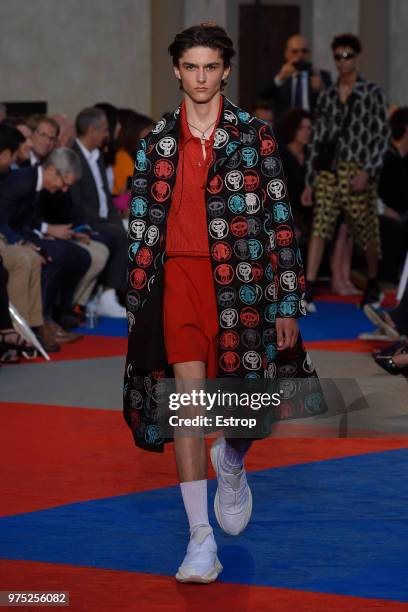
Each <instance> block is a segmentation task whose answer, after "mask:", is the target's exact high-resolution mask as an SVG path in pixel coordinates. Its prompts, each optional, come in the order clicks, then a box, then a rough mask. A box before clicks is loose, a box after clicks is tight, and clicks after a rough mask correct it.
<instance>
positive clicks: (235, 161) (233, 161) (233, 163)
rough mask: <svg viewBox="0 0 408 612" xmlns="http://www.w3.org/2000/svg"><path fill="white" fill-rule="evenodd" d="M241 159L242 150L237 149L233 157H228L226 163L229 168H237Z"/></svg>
mask: <svg viewBox="0 0 408 612" xmlns="http://www.w3.org/2000/svg"><path fill="white" fill-rule="evenodd" d="M241 160H242V157H241V151H235V153H233V154H232V155H231V157H229V158H228V161H227V163H226V164H225V165H226V166H227V168H228V169H229V170H235V169H236V168H238V166H240V165H241Z"/></svg>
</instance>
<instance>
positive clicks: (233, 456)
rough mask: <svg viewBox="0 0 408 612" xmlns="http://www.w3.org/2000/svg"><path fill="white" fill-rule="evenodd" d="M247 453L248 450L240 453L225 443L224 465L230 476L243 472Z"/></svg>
mask: <svg viewBox="0 0 408 612" xmlns="http://www.w3.org/2000/svg"><path fill="white" fill-rule="evenodd" d="M246 453H247V451H246V450H245V451H239V450H237V449H236V448H234V447H233V446H231V445H230V444H228V442H225V453H224V457H223V459H222V464H223V466H224V468H225V470H226V472H229V473H230V474H238V472H240V471H241V468H242V464H243V462H244V457H245V455H246Z"/></svg>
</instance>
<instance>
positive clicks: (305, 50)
mask: <svg viewBox="0 0 408 612" xmlns="http://www.w3.org/2000/svg"><path fill="white" fill-rule="evenodd" d="M291 53H309V49H308V48H307V47H303V48H302V49H291Z"/></svg>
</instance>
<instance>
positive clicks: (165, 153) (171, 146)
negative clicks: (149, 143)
mask: <svg viewBox="0 0 408 612" xmlns="http://www.w3.org/2000/svg"><path fill="white" fill-rule="evenodd" d="M176 150H177V143H176V141H175V139H174V138H173V137H172V136H165V137H164V138H162V139H161V140H159V142H158V143H157V145H156V151H157V153H158V154H159V155H161V156H162V157H171V156H172V155H174V153H175V152H176Z"/></svg>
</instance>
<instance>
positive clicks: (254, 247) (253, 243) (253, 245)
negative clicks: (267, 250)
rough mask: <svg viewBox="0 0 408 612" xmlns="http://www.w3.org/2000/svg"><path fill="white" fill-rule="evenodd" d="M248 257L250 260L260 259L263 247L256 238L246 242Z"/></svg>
mask: <svg viewBox="0 0 408 612" xmlns="http://www.w3.org/2000/svg"><path fill="white" fill-rule="evenodd" d="M248 247H249V256H250V258H251V259H259V258H260V257H262V253H263V247H262V244H261V243H260V242H259V240H257V239H256V238H250V239H249V240H248Z"/></svg>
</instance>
